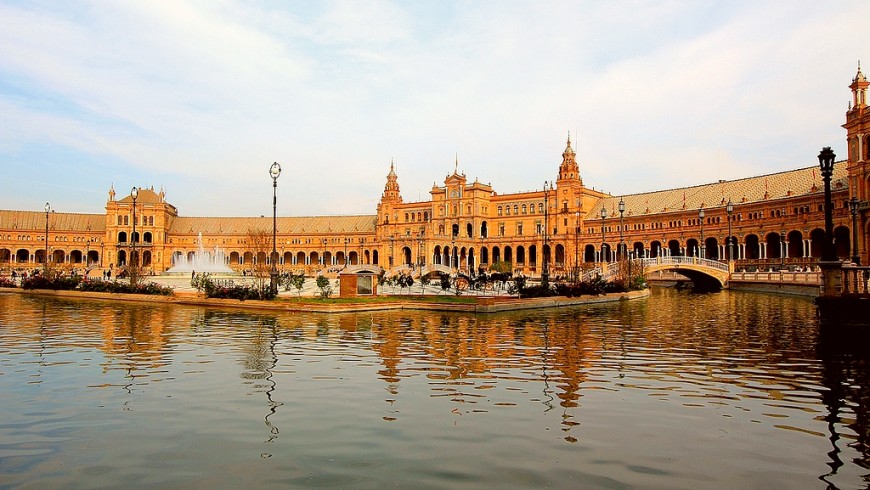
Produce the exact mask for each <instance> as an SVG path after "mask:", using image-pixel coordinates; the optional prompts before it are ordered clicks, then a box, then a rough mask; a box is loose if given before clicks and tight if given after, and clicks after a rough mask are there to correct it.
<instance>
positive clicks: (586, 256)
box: [583, 243, 595, 264]
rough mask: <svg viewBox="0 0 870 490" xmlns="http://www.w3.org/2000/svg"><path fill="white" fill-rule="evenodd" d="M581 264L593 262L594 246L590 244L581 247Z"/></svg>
mask: <svg viewBox="0 0 870 490" xmlns="http://www.w3.org/2000/svg"><path fill="white" fill-rule="evenodd" d="M583 262H586V263H587V264H591V263H593V262H595V245H592V244H591V243H590V244H588V245H586V246H585V247H583Z"/></svg>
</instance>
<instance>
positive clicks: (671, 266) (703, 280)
mask: <svg viewBox="0 0 870 490" xmlns="http://www.w3.org/2000/svg"><path fill="white" fill-rule="evenodd" d="M641 263H642V264H643V267H644V268H645V270H646V271H647V272H656V271H665V270H669V271H674V272H677V273H679V274H682V275H684V276H686V277H687V278H689V279H690V280H691V281H692V283H693V284H694V285H695V287H696V288H698V289H721V288H723V287H725V285H726V284H728V279H729V277H730V275H731V271H730V269H729V266H728V263H726V262H720V261H718V260H710V259H702V258H700V257H654V258H646V259H641Z"/></svg>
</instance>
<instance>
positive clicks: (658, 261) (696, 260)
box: [641, 256, 728, 272]
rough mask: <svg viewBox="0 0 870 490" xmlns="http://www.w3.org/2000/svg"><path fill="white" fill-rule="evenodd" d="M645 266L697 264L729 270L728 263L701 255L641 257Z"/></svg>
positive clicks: (723, 270) (724, 270) (719, 269)
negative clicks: (704, 257)
mask: <svg viewBox="0 0 870 490" xmlns="http://www.w3.org/2000/svg"><path fill="white" fill-rule="evenodd" d="M641 260H642V262H643V265H644V267H650V266H654V265H697V266H701V267H709V268H710V269H715V270H718V271H722V272H728V263H727V262H720V261H718V260H712V259H702V258H700V257H683V256H675V257H653V258H645V259H641Z"/></svg>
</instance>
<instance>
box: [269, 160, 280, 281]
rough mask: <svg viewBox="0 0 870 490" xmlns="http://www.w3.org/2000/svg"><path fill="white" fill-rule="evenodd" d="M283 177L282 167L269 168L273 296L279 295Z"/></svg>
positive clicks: (275, 165)
mask: <svg viewBox="0 0 870 490" xmlns="http://www.w3.org/2000/svg"><path fill="white" fill-rule="evenodd" d="M280 175H281V165H278V162H273V163H272V166H271V167H269V176H270V177H272V257H271V258H270V260H269V262H271V263H272V270H271V271H270V272H269V276H270V279H271V281H270V288H271V291H272V294H278V267H277V266H276V265H275V256H276V255H278V249H277V240H278V176H280Z"/></svg>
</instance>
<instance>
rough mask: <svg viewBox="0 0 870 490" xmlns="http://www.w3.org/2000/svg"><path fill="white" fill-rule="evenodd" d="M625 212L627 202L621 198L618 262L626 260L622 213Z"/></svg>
mask: <svg viewBox="0 0 870 490" xmlns="http://www.w3.org/2000/svg"><path fill="white" fill-rule="evenodd" d="M624 212H625V201H623V200H622V198H621V197H620V198H619V246H618V247H617V249H618V250H617V253H616V257H617V258H616V260H622V259H624V258H625V243H623V242H622V213H624Z"/></svg>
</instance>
